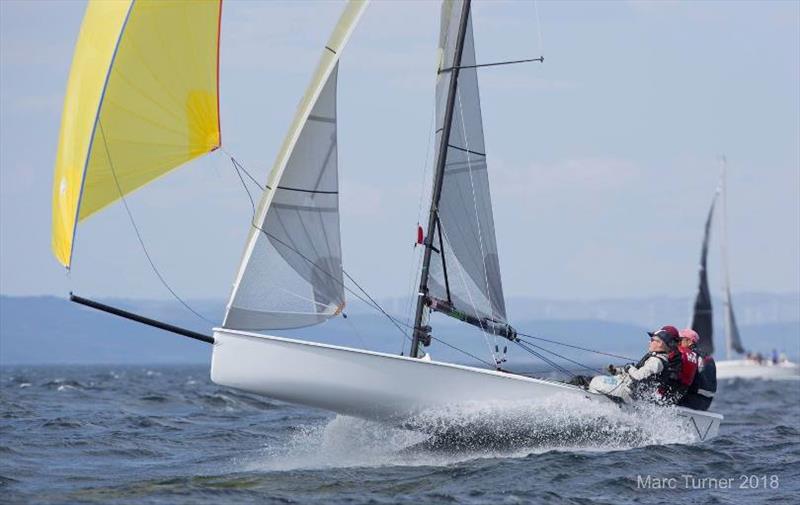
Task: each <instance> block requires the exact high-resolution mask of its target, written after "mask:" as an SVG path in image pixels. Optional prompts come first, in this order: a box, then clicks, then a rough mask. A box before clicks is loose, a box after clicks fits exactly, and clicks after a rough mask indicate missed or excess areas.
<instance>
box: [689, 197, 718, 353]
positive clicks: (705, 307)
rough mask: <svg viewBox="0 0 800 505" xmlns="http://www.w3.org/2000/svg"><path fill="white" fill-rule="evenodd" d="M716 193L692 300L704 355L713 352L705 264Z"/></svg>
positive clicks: (712, 202)
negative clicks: (698, 278)
mask: <svg viewBox="0 0 800 505" xmlns="http://www.w3.org/2000/svg"><path fill="white" fill-rule="evenodd" d="M718 195H719V191H717V192H716V193H714V199H713V200H712V201H711V208H710V209H709V210H708V217H706V225H705V229H704V230H705V231H704V234H703V248H702V250H701V252H700V272H699V277H700V282H699V285H698V288H697V296H696V297H695V301H694V311H693V313H692V329H693V330H694V331H696V332H697V334H698V335H699V336H700V342H699V343H698V344H697V347H698V349H699V350H700V352H702V353H703V354H704V355H710V354H713V353H714V321H713V319H714V314H713V308H712V306H711V293H710V291H709V289H708V271H707V269H706V265H707V259H708V242H709V239H710V238H711V221H712V218H713V217H714V207H715V205H716V202H717V196H718Z"/></svg>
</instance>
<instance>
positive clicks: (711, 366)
mask: <svg viewBox="0 0 800 505" xmlns="http://www.w3.org/2000/svg"><path fill="white" fill-rule="evenodd" d="M680 336H681V342H686V343H687V344H688V345H687V347H691V349H692V351H693V352H694V354H696V355H697V373H696V374H695V376H694V380H693V381H692V383H691V385H690V386H689V389H688V391H687V392H686V395H684V397H683V398H681V400H680V402H678V405H680V406H682V407H688V408H690V409H695V410H708V407H710V406H711V401H712V400H713V399H714V394H715V393H716V392H717V365H716V363H714V358H713V357H711V356H710V355H709V356H704V355H702V354H701V353H700V352H699V351H698V350H697V343H698V342H699V341H700V336H699V335H698V334H697V332H696V331H694V330H693V329H691V328H684V329H682V330H681V331H680Z"/></svg>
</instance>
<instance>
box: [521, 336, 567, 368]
mask: <svg viewBox="0 0 800 505" xmlns="http://www.w3.org/2000/svg"><path fill="white" fill-rule="evenodd" d="M515 343H516V344H517V345H518V346H520V347H521V348H523V349H525V350H526V351H528V352H529V353H530V354H533V355H534V356H536V357H537V358H539V359H540V360H542V361H544V362H545V363H547V364H548V365H550V366H551V367H553V368H554V369H556V370H558V371H559V372H561V373H563V374H566V375H567V376H569V377H574V375H575V374H573V373H572V372H571V371H569V370H567V369H566V368H564V367H563V366H561V365H559V364H558V363H556V362H555V361H553V360H551V359H549V358H546V357H545V356H544V355H542V354H541V353H539V352H536V351H535V350H533V349H531V348H530V347H529V345H528V344H526V343H524V342H521V341H515Z"/></svg>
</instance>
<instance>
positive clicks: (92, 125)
mask: <svg viewBox="0 0 800 505" xmlns="http://www.w3.org/2000/svg"><path fill="white" fill-rule="evenodd" d="M221 9H222V6H221V0H197V1H193V2H186V1H183V0H160V1H156V0H127V1H125V0H119V1H103V0H90V1H89V3H88V5H87V7H86V13H85V15H84V19H83V24H82V26H81V31H80V35H79V37H78V42H77V44H76V46H75V53H74V56H73V60H72V68H71V70H70V76H69V82H68V85H67V92H66V96H65V99H64V112H63V115H62V119H61V133H60V135H59V143H58V153H57V156H56V166H55V177H54V181H53V229H52V247H53V253H54V254H55V256H56V258H57V259H58V261H59V262H60V263H61V264H62V265H64V266H66V267H69V266H70V263H71V260H72V251H73V243H74V237H75V230H76V226H77V223H78V221H81V220H83V219H86V218H87V217H89V216H90V215H92V214H94V213H95V212H97V211H99V210H101V209H103V208H104V207H106V206H107V205H109V204H111V203H113V202H115V201H116V200H118V199H120V198H122V197H123V196H124V195H125V194H127V193H130V192H132V191H134V190H136V189H137V188H139V187H141V186H143V185H145V184H147V183H148V182H150V181H152V180H153V179H156V178H158V177H160V176H162V175H164V174H166V173H167V172H169V171H170V170H172V169H174V168H176V167H178V166H180V165H182V164H183V163H185V162H187V161H189V160H191V159H193V158H196V157H198V156H201V155H203V154H206V153H208V152H210V151H213V150H215V149H216V148H218V147H219V146H220V142H221V140H220V124H219V86H218V83H219V79H218V70H219V36H220V35H219V30H220V17H221Z"/></svg>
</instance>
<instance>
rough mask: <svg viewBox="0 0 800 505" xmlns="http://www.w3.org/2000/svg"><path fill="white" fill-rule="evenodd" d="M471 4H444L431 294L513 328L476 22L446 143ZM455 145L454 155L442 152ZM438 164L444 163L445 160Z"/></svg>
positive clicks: (464, 55) (464, 54)
mask: <svg viewBox="0 0 800 505" xmlns="http://www.w3.org/2000/svg"><path fill="white" fill-rule="evenodd" d="M462 8H464V6H463V2H460V1H455V2H443V4H442V16H441V31H440V40H439V48H440V52H441V60H440V73H439V79H438V81H437V85H436V135H437V138H436V144H437V150H436V152H437V153H441V152H443V153H444V155H445V156H446V159H445V162H444V172H443V181H442V192H441V198H440V200H439V202H438V213H437V217H438V226H437V227H436V229H435V235H434V237H432V241H431V245H433V246H434V247H435V249H434V253H433V257H432V258H431V263H430V278H429V284H428V289H429V294H430V296H432V297H435V298H439V299H442V300H447V301H449V302H450V303H451V304H452V305H453V306H454V307H455V308H457V309H458V310H459V311H461V312H463V313H466V314H470V315H472V316H475V317H478V318H481V319H482V318H490V319H493V320H495V321H497V322H505V321H506V308H505V300H504V297H503V286H502V282H501V279H500V265H499V261H498V257H497V241H496V238H495V230H494V218H493V216H492V202H491V196H490V192H489V177H488V173H487V164H486V152H485V145H484V137H483V121H482V118H481V104H480V95H479V92H478V75H477V70H476V69H475V68H464V67H469V66H471V65H475V64H476V61H475V43H474V39H473V34H472V15H471V13H470V14H469V18H468V19H467V27H466V32H465V35H464V44H463V51H462V54H461V58H460V65H459V66H460V67H461V68H460V70H459V72H458V81H457V85H456V91H455V93H456V95H455V102H454V109H453V115H452V125H451V128H450V136H449V139H444V138H443V130H445V128H444V122H445V121H446V117H445V116H446V105H447V98H448V90H449V88H450V80H451V79H452V78H453V74H454V72H453V71H452V67H453V66H455V62H457V61H459V59H458V58H457V55H456V45H457V37H458V30H459V23H460V19H461V13H462ZM441 142H447V150H446V151H442V150H441V149H440V148H439V145H440V144H441ZM437 163H439V161H438V160H437Z"/></svg>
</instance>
